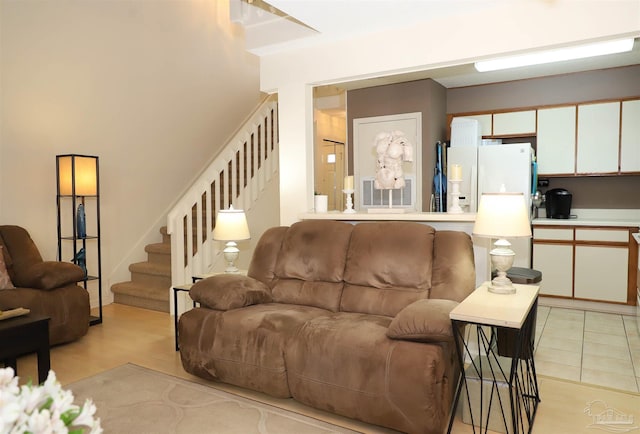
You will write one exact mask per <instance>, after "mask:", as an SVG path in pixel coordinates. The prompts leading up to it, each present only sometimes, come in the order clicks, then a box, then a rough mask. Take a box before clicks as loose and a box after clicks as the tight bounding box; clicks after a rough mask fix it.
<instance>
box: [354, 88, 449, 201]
mask: <svg viewBox="0 0 640 434" xmlns="http://www.w3.org/2000/svg"><path fill="white" fill-rule="evenodd" d="M446 99H447V90H446V88H444V87H443V86H442V85H440V84H439V83H436V82H435V81H433V80H430V79H429V80H419V81H410V82H406V83H399V84H389V85H386V86H377V87H370V88H364V89H357V90H351V91H348V92H347V130H348V134H347V143H348V144H349V146H348V153H349V173H353V154H352V153H353V146H352V144H353V120H354V119H359V118H368V117H373V116H387V115H395V114H400V113H412V112H421V113H422V181H423V187H422V209H423V211H429V202H430V198H431V192H432V179H433V170H434V167H435V143H436V142H437V141H438V140H440V141H444V140H446V129H447V119H446ZM354 202H355V200H354Z"/></svg>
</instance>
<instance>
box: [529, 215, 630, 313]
mask: <svg viewBox="0 0 640 434" xmlns="http://www.w3.org/2000/svg"><path fill="white" fill-rule="evenodd" d="M629 229H631V228H621V227H614V226H610V227H607V226H601V227H585V226H582V227H581V226H566V227H562V228H559V227H553V228H548V227H545V226H537V227H536V226H534V228H533V268H534V269H536V270H539V271H541V272H542V284H541V286H540V294H541V295H549V296H555V297H564V298H575V299H580V300H591V301H603V302H610V303H625V304H626V303H628V302H629V301H628V297H629V295H628V292H629V289H628V288H629V280H630V279H632V280H635V279H636V276H635V273H630V270H629V257H630V253H629V252H630V251H629Z"/></svg>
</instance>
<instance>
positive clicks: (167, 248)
mask: <svg viewBox="0 0 640 434" xmlns="http://www.w3.org/2000/svg"><path fill="white" fill-rule="evenodd" d="M144 251H145V252H147V253H156V254H162V255H171V244H169V243H154V244H147V245H146V246H145V248H144Z"/></svg>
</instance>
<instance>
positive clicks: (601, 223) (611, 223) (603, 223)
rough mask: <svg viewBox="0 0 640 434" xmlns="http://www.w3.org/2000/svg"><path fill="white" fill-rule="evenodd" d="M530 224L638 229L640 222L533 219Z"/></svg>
mask: <svg viewBox="0 0 640 434" xmlns="http://www.w3.org/2000/svg"><path fill="white" fill-rule="evenodd" d="M532 224H533V225H534V226H535V225H540V226H620V227H640V220H629V219H603V218H572V219H548V218H541V219H534V220H533V221H532Z"/></svg>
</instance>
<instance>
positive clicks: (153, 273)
mask: <svg viewBox="0 0 640 434" xmlns="http://www.w3.org/2000/svg"><path fill="white" fill-rule="evenodd" d="M160 234H161V235H162V241H163V242H162V243H151V244H148V245H147V246H145V248H144V250H145V252H146V253H147V259H148V260H147V261H145V262H137V263H134V264H130V265H129V272H130V273H131V280H130V281H127V282H120V283H115V284H113V285H112V286H111V291H112V292H113V300H114V302H115V303H119V304H126V305H129V306H136V307H141V308H144V309H151V310H157V311H160V312H169V306H170V304H169V288H170V287H171V237H170V236H169V235H168V234H167V227H166V226H163V227H162V228H160Z"/></svg>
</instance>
